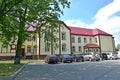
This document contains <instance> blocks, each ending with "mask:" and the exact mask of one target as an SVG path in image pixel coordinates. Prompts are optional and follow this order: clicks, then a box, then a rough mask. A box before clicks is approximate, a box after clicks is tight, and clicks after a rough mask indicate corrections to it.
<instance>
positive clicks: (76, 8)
mask: <svg viewBox="0 0 120 80" xmlns="http://www.w3.org/2000/svg"><path fill="white" fill-rule="evenodd" d="M70 2H71V5H70V8H69V9H64V15H63V16H61V20H62V21H64V22H65V23H66V24H67V25H70V26H75V27H85V28H99V29H101V30H104V31H106V32H108V33H110V34H112V35H113V37H115V42H116V44H118V43H119V44H120V0H70Z"/></svg>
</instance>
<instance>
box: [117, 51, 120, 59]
mask: <svg viewBox="0 0 120 80" xmlns="http://www.w3.org/2000/svg"><path fill="white" fill-rule="evenodd" d="M117 55H118V58H119V59H120V51H118V52H117Z"/></svg>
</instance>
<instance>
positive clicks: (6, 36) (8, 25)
mask: <svg viewBox="0 0 120 80" xmlns="http://www.w3.org/2000/svg"><path fill="white" fill-rule="evenodd" d="M69 5H70V2H69V1H68V0H0V32H1V33H0V40H1V41H2V42H3V43H4V44H6V45H8V44H9V43H10V42H14V41H15V40H17V49H16V55H15V60H14V64H20V54H21V46H22V43H23V42H24V41H25V40H26V38H27V37H28V35H29V33H28V31H27V28H26V27H25V25H26V24H27V23H29V22H34V21H38V22H40V25H38V27H36V26H35V27H36V29H37V30H36V33H40V31H43V32H45V31H46V30H41V29H40V27H39V26H45V27H46V28H49V29H54V28H56V27H55V26H51V25H55V24H54V21H57V20H59V17H60V15H61V14H63V11H62V10H63V9H64V8H65V7H68V8H69ZM47 24H49V25H47ZM49 34H52V33H51V32H50V33H49ZM51 36H53V35H51Z"/></svg>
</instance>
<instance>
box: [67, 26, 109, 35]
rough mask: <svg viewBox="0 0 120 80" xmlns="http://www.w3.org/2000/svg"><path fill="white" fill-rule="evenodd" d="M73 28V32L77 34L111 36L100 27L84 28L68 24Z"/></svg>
mask: <svg viewBox="0 0 120 80" xmlns="http://www.w3.org/2000/svg"><path fill="white" fill-rule="evenodd" d="M68 27H69V28H70V29H71V34H77V35H88V36H90V35H91V36H94V35H108V36H111V35H110V34H109V33H107V32H104V31H102V30H100V29H98V28H95V29H90V28H82V27H73V26H68Z"/></svg>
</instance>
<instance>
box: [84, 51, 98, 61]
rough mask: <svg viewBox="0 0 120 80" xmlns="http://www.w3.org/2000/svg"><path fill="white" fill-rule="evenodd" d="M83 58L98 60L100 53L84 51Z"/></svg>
mask: <svg viewBox="0 0 120 80" xmlns="http://www.w3.org/2000/svg"><path fill="white" fill-rule="evenodd" d="M84 60H86V61H99V60H100V55H99V54H98V53H95V52H88V53H84Z"/></svg>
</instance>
